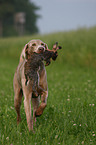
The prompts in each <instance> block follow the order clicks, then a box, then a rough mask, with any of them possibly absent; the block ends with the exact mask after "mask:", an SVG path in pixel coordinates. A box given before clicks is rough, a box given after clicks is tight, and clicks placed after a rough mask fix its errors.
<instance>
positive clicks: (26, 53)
mask: <svg viewBox="0 0 96 145" xmlns="http://www.w3.org/2000/svg"><path fill="white" fill-rule="evenodd" d="M28 56H29V53H28V45H26V48H25V58H26V59H28Z"/></svg>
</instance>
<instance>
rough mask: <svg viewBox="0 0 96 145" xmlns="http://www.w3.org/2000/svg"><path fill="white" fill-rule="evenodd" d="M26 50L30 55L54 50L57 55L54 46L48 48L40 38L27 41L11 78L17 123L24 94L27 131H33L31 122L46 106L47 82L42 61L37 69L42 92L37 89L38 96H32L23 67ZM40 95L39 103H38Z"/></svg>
mask: <svg viewBox="0 0 96 145" xmlns="http://www.w3.org/2000/svg"><path fill="white" fill-rule="evenodd" d="M26 50H27V53H28V54H30V55H32V54H33V53H37V54H40V53H41V52H42V51H43V52H44V51H45V52H50V53H53V51H54V53H56V54H55V57H56V58H57V56H58V55H57V49H56V47H55V48H54V50H49V49H48V46H47V44H46V43H44V42H43V41H41V40H31V41H30V42H28V43H27V44H26V45H25V47H24V48H23V50H22V52H21V55H20V61H19V64H18V67H17V69H16V72H15V74H14V79H13V87H14V106H15V110H16V113H17V124H19V122H20V121H21V116H20V106H21V102H22V96H23V95H24V108H25V113H26V119H27V124H28V129H29V131H34V130H33V123H34V121H35V123H36V117H39V116H41V115H42V114H43V111H44V109H45V108H46V106H47V97H48V84H47V75H46V69H45V65H44V62H42V65H40V68H39V71H38V73H39V75H38V77H39V86H40V87H41V88H42V94H41V93H40V92H39V91H38V90H37V91H38V93H39V96H38V97H34V91H33V90H32V84H30V83H28V85H26V75H25V73H24V69H25V68H24V66H25V64H26V59H27V58H26ZM43 55H44V54H43ZM45 56H46V55H45ZM51 57H52V56H51V55H50V57H49V60H50V58H51ZM45 61H46V62H47V61H48V59H46V60H45ZM48 62H49V61H48ZM34 63H35V62H34ZM49 64H50V63H48V64H47V65H49ZM40 96H41V104H40V105H39V103H40ZM31 100H32V105H33V119H32V117H31Z"/></svg>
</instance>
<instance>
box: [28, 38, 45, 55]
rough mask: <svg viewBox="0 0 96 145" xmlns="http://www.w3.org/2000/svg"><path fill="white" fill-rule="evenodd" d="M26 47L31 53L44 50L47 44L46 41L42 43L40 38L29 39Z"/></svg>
mask: <svg viewBox="0 0 96 145" xmlns="http://www.w3.org/2000/svg"><path fill="white" fill-rule="evenodd" d="M27 48H28V52H29V53H32V52H35V53H42V52H44V51H45V49H48V46H47V44H46V43H44V42H43V41H41V40H31V41H30V42H29V43H28V44H27Z"/></svg>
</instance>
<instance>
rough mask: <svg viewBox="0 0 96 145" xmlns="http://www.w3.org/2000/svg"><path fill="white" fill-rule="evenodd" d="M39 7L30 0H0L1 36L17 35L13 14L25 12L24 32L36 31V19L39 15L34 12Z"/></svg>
mask: <svg viewBox="0 0 96 145" xmlns="http://www.w3.org/2000/svg"><path fill="white" fill-rule="evenodd" d="M39 9H40V8H39V7H37V6H36V5H35V4H34V3H32V2H30V0H0V34H1V35H2V36H14V35H19V34H18V32H17V31H16V29H15V27H14V15H15V14H16V13H19V12H23V13H25V26H24V29H25V32H24V33H25V34H33V33H37V32H38V31H39V30H38V28H37V26H36V21H37V19H38V18H39V17H40V16H39V15H37V14H36V13H35V12H36V11H37V10H39Z"/></svg>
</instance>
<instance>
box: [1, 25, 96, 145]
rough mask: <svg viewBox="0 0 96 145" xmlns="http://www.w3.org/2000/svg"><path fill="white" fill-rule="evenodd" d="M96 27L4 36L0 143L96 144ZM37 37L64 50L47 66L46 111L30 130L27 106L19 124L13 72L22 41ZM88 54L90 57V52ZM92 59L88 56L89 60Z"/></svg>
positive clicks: (14, 144) (22, 112)
mask: <svg viewBox="0 0 96 145" xmlns="http://www.w3.org/2000/svg"><path fill="white" fill-rule="evenodd" d="M95 36H96V27H94V28H91V29H81V30H77V31H71V32H65V33H63V32H62V33H56V34H50V35H44V36H39V35H34V36H29V37H19V38H16V37H14V38H8V39H1V40H0V76H1V77H0V88H1V90H0V144H1V145H6V144H7V145H11V144H12V145H27V144H28V145H36V144H37V145H46V144H48V145H58V144H61V145H78V144H80V145H81V144H85V145H89V144H93V145H95V144H96V113H95V112H96V103H95V102H96V37H95ZM33 38H37V39H38V38H39V39H41V40H43V41H44V42H45V43H47V44H48V46H49V48H52V45H53V44H54V43H55V42H56V41H58V42H59V44H60V45H61V46H63V49H62V50H60V51H59V52H58V53H59V54H58V58H57V60H56V62H52V63H51V65H50V66H48V67H46V69H47V80H48V88H49V97H48V102H47V108H46V109H45V111H44V114H43V115H42V116H41V117H39V118H37V127H35V134H33V133H29V131H28V127H27V123H26V116H25V112H24V105H23V102H22V106H21V117H22V121H21V123H20V125H19V126H17V125H16V112H15V109H14V97H13V96H14V93H13V76H14V72H15V69H16V67H17V65H18V62H19V56H20V53H21V50H22V48H23V47H24V45H25V44H26V43H27V42H28V41H30V40H31V39H33ZM89 56H90V57H89ZM89 58H90V60H89Z"/></svg>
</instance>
